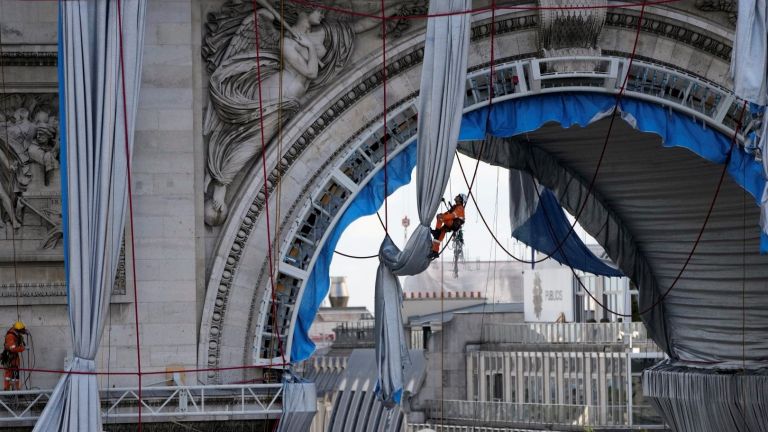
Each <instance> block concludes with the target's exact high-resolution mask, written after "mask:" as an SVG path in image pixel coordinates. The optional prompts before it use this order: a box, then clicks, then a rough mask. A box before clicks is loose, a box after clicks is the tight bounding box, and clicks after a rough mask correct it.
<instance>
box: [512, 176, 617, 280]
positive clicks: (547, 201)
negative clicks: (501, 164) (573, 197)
mask: <svg viewBox="0 0 768 432" xmlns="http://www.w3.org/2000/svg"><path fill="white" fill-rule="evenodd" d="M509 202H510V206H509V223H510V225H511V228H512V237H514V238H516V239H518V240H520V241H521V242H523V243H525V244H527V245H528V246H530V247H532V248H533V249H535V250H537V251H540V252H544V253H545V254H547V255H550V256H551V258H552V259H554V260H555V261H557V262H559V263H561V264H565V265H569V266H571V267H573V268H575V269H577V270H581V271H585V272H587V273H592V274H596V275H601V276H613V277H620V276H623V273H622V272H621V271H620V270H618V269H617V268H615V267H612V266H610V265H608V264H607V263H605V262H604V261H603V260H601V259H600V258H598V257H597V256H595V254H594V253H593V252H592V251H591V250H590V249H589V248H588V247H587V245H585V244H584V242H583V241H582V240H581V239H580V238H579V236H578V235H577V234H576V232H575V230H574V229H573V228H572V226H571V223H570V222H569V221H568V218H566V216H565V212H564V211H563V208H562V207H561V206H560V204H559V203H558V202H557V198H556V197H555V195H554V194H553V193H552V191H550V190H549V189H547V188H545V187H544V186H542V185H541V184H538V183H537V182H536V180H535V179H534V178H533V176H532V175H531V174H529V173H525V172H523V171H520V170H516V169H510V170H509Z"/></svg>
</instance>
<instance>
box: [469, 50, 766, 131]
mask: <svg viewBox="0 0 768 432" xmlns="http://www.w3.org/2000/svg"><path fill="white" fill-rule="evenodd" d="M628 66H629V59H627V58H622V57H609V56H604V57H589V56H570V57H552V58H542V59H525V60H515V61H511V62H508V63H502V64H497V65H494V76H493V97H494V99H496V100H498V101H501V100H504V99H514V98H518V97H525V96H531V95H534V94H542V93H555V92H567V91H575V92H584V91H587V92H598V93H612V94H615V93H618V92H619V91H620V89H621V87H622V85H623V83H624V80H625V78H627V76H628V78H627V80H626V87H625V89H624V94H625V96H628V97H634V98H638V99H643V100H649V101H652V102H655V103H659V104H661V105H665V106H669V107H671V108H674V109H676V110H678V111H681V112H684V113H688V114H691V115H693V116H694V117H697V118H699V119H701V120H703V121H706V122H707V123H709V124H710V125H711V126H712V127H715V128H717V129H718V130H720V131H721V132H724V133H726V134H731V133H733V130H734V128H735V126H736V124H737V122H738V117H739V114H740V111H741V106H742V103H743V101H742V100H739V99H738V98H737V97H736V96H735V95H734V94H733V92H731V91H730V90H728V89H726V88H724V87H722V86H720V85H717V84H715V83H712V82H709V81H705V80H703V79H701V78H699V77H697V76H694V75H691V74H689V73H687V72H684V71H682V70H678V69H673V68H671V67H666V66H662V65H658V64H653V63H648V62H644V61H642V60H637V59H634V60H633V61H632V67H631V68H628ZM490 88H491V86H490V85H489V74H488V70H487V69H480V70H477V71H474V72H472V73H470V74H468V75H467V94H466V99H465V101H464V105H465V107H466V108H465V111H468V110H469V111H471V110H472V109H474V108H476V107H481V106H482V105H483V104H485V103H487V101H488V99H489V96H490ZM759 115H761V114H759ZM752 120H755V119H752ZM744 124H745V125H747V126H746V128H745V130H742V133H741V134H740V137H743V136H746V134H747V132H749V129H750V127H751V126H750V125H755V126H756V125H757V124H759V120H758V121H750V119H747V121H745V122H744Z"/></svg>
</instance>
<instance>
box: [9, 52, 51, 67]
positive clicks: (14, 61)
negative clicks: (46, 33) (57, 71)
mask: <svg viewBox="0 0 768 432" xmlns="http://www.w3.org/2000/svg"><path fill="white" fill-rule="evenodd" d="M57 64H58V53H57V52H56V51H2V52H0V67H5V66H54V67H55V66H56V65H57Z"/></svg>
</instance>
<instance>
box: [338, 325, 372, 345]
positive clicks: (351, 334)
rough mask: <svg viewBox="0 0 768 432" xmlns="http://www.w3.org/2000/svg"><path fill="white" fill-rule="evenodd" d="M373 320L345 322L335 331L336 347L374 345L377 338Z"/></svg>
mask: <svg viewBox="0 0 768 432" xmlns="http://www.w3.org/2000/svg"><path fill="white" fill-rule="evenodd" d="M374 327H375V326H374V321H373V320H359V321H350V322H343V323H341V324H339V325H338V326H337V327H336V328H335V329H334V330H333V332H334V333H335V334H336V339H335V340H334V342H333V346H335V347H349V348H366V347H373V342H374V339H375V335H374Z"/></svg>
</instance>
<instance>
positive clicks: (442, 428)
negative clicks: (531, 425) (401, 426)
mask: <svg viewBox="0 0 768 432" xmlns="http://www.w3.org/2000/svg"><path fill="white" fill-rule="evenodd" d="M424 429H427V430H431V431H435V432H541V430H533V429H518V428H506V427H505V428H496V427H491V426H482V425H477V426H475V425H473V426H467V425H456V424H440V423H437V424H427V423H408V429H407V431H408V432H421V431H423V430H424ZM550 431H552V430H551V429H550Z"/></svg>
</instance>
